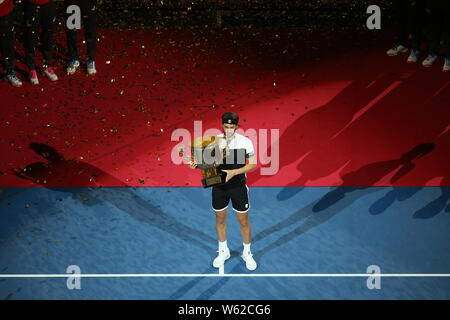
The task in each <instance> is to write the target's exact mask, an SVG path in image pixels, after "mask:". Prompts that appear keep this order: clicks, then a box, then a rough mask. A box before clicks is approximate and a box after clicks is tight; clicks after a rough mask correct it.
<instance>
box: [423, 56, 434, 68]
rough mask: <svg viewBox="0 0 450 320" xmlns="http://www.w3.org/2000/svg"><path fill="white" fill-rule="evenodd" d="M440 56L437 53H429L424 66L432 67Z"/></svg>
mask: <svg viewBox="0 0 450 320" xmlns="http://www.w3.org/2000/svg"><path fill="white" fill-rule="evenodd" d="M437 58H438V56H437V55H435V54H429V55H428V56H427V57H426V58H425V60H423V62H422V65H423V66H424V67H427V68H428V67H431V66H432V65H433V64H434V63H435V62H436V60H437Z"/></svg>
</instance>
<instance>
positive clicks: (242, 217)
mask: <svg viewBox="0 0 450 320" xmlns="http://www.w3.org/2000/svg"><path fill="white" fill-rule="evenodd" d="M238 222H239V224H240V225H241V227H243V228H246V227H248V226H249V224H250V222H249V221H248V216H247V214H246V213H240V214H238Z"/></svg>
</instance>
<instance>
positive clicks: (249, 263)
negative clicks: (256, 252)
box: [241, 251, 258, 271]
mask: <svg viewBox="0 0 450 320" xmlns="http://www.w3.org/2000/svg"><path fill="white" fill-rule="evenodd" d="M241 258H242V259H243V260H244V261H245V266H246V267H247V269H248V270H250V271H253V270H255V269H256V267H257V266H258V265H257V264H256V261H255V259H253V254H252V253H251V252H250V251H249V252H247V253H242V256H241Z"/></svg>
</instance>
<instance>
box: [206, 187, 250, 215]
mask: <svg viewBox="0 0 450 320" xmlns="http://www.w3.org/2000/svg"><path fill="white" fill-rule="evenodd" d="M230 199H231V204H232V206H233V210H234V211H236V212H237V213H246V212H247V211H248V210H249V209H250V202H249V197H248V187H247V184H246V183H245V181H244V182H238V183H233V184H230V185H228V184H224V185H220V186H214V187H212V207H213V210H214V211H222V210H225V209H226V208H228V203H229V202H230Z"/></svg>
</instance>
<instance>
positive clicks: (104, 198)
mask: <svg viewBox="0 0 450 320" xmlns="http://www.w3.org/2000/svg"><path fill="white" fill-rule="evenodd" d="M52 189H53V190H56V191H61V192H70V193H72V198H73V199H75V200H78V201H79V202H80V204H81V205H83V206H93V205H95V204H98V203H104V202H109V203H110V204H112V205H114V206H115V207H116V208H117V209H119V210H121V211H123V212H126V213H127V214H128V215H130V216H131V217H132V218H134V219H136V220H138V221H140V222H143V223H146V224H148V225H150V226H152V227H155V228H158V229H160V230H162V231H164V232H166V233H168V234H169V235H171V236H173V237H175V238H178V239H181V240H183V241H185V242H186V243H189V244H190V245H192V246H195V247H198V248H200V249H202V250H205V251H206V252H207V253H210V252H211V251H213V250H214V249H213V247H212V246H209V245H208V244H211V243H216V240H215V239H214V238H212V237H211V236H209V235H207V234H205V233H203V232H201V231H199V230H197V229H195V228H193V227H192V226H189V225H187V224H184V223H182V222H180V221H179V220H177V219H176V218H174V217H172V216H170V215H168V214H167V213H165V212H164V211H163V210H161V209H160V208H159V207H158V206H155V205H153V204H151V202H149V201H147V200H145V199H143V198H141V197H140V196H139V195H137V194H136V193H134V192H133V190H134V189H135V188H132V187H128V188H83V189H78V188H52Z"/></svg>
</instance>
